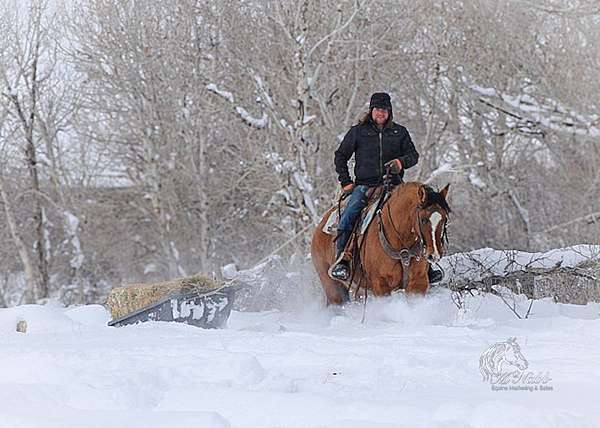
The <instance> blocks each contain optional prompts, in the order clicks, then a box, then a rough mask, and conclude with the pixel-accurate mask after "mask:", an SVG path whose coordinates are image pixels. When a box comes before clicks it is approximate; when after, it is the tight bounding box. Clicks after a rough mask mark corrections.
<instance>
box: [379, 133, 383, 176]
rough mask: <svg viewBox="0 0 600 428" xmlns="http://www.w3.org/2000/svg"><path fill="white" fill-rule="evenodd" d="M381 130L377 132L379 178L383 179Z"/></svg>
mask: <svg viewBox="0 0 600 428" xmlns="http://www.w3.org/2000/svg"><path fill="white" fill-rule="evenodd" d="M382 134H383V130H382V131H380V132H379V180H382V179H383V144H382V143H381V136H382Z"/></svg>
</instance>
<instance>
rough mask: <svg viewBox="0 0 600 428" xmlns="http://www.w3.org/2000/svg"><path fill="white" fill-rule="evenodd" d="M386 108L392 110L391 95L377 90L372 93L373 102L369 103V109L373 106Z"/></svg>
mask: <svg viewBox="0 0 600 428" xmlns="http://www.w3.org/2000/svg"><path fill="white" fill-rule="evenodd" d="M375 107H377V108H385V109H388V110H389V111H392V101H391V100H390V96H389V95H388V94H386V93H385V92H375V93H374V94H373V95H371V102H370V103H369V110H371V109H373V108H375Z"/></svg>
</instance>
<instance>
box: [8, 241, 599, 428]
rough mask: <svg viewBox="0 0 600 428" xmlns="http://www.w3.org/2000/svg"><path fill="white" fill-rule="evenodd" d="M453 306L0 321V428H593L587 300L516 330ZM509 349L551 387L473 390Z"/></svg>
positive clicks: (442, 295) (594, 357) (31, 308)
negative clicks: (192, 318) (121, 320)
mask: <svg viewBox="0 0 600 428" xmlns="http://www.w3.org/2000/svg"><path fill="white" fill-rule="evenodd" d="M485 254H487V255H488V256H489V257H491V256H490V251H488V250H483V251H482V252H481V255H482V257H483V256H484V255H485ZM451 297H452V295H451V293H450V292H449V291H448V290H446V289H443V288H434V289H432V291H431V292H430V293H429V294H428V296H426V297H425V298H415V299H410V300H407V299H406V298H405V296H404V295H402V294H397V295H394V296H392V297H389V298H385V299H369V300H368V301H367V305H366V321H365V323H364V324H363V323H361V318H362V313H363V306H362V305H361V304H355V305H351V306H349V307H347V308H345V309H344V310H339V311H334V310H332V309H327V308H325V307H323V306H322V303H321V302H320V301H319V300H314V301H306V302H303V304H301V305H299V307H298V308H296V309H295V310H290V311H288V312H281V311H264V312H254V313H252V312H233V313H232V316H231V318H230V320H229V323H228V326H227V328H225V329H221V330H203V329H199V328H195V327H191V326H187V325H182V324H175V323H171V324H169V323H160V322H150V323H145V324H138V325H135V326H128V327H122V328H113V327H107V326H106V322H107V321H108V319H109V315H108V313H107V312H106V310H105V309H104V308H103V307H102V306H99V305H89V306H81V307H75V308H62V307H59V306H58V305H57V304H55V303H54V304H49V305H46V306H37V305H26V306H19V307H14V308H9V309H2V310H0V343H1V344H2V345H1V352H0V427H2V428H26V427H31V428H34V427H35V428H37V427H40V426H43V427H45V428H54V427H56V428H59V427H60V428H62V427H102V428H104V427H107V426H111V427H128V428H137V427H139V428H151V427H161V428H162V427H164V426H176V427H178V426H181V427H186V426H198V427H203V428H222V427H223V428H224V427H231V428H243V427H252V428H255V427H260V428H268V427H273V428H275V427H286V428H294V427H302V428H305V427H326V428H334V427H340V428H342V427H343V428H362V427H364V428H367V427H369V428H371V427H390V428H391V427H435V428H455V427H456V428H457V427H461V428H463V427H473V428H475V427H485V428H496V427H498V428H500V427H502V428H505V427H507V426H519V427H544V428H546V427H564V426H569V427H595V426H597V421H598V420H599V419H598V418H599V417H600V409H599V408H598V406H597V395H598V393H599V392H600V367H599V366H598V360H599V359H600V345H598V344H599V343H600V320H599V316H600V315H599V314H600V305H599V304H588V305H586V306H575V305H562V304H555V303H553V302H551V301H549V300H544V301H537V302H536V303H535V305H534V306H533V309H532V315H531V317H530V318H529V319H526V320H518V319H516V318H515V317H514V315H513V314H512V313H511V312H510V311H509V310H508V309H507V308H506V306H505V305H504V304H503V303H502V302H501V301H500V300H499V299H498V298H497V297H495V296H492V295H484V296H481V295H479V296H478V295H475V296H469V297H468V298H466V299H465V301H464V305H463V308H462V309H460V310H459V309H458V308H457V307H456V306H455V305H454V304H453V303H452V298H451ZM519 303H522V304H526V303H527V302H526V301H522V302H519ZM19 319H25V320H26V321H27V323H28V330H27V333H25V334H23V333H17V332H16V331H15V325H16V322H17V321H18V320H19ZM509 337H516V338H517V341H518V343H519V345H520V348H521V352H522V354H523V355H524V357H525V358H526V359H527V361H528V363H529V370H531V371H532V372H534V373H536V374H537V373H544V374H547V375H549V377H550V385H551V386H552V390H549V391H541V390H539V391H526V390H522V391H515V390H508V391H493V390H492V387H491V385H490V384H489V382H487V383H486V382H484V381H483V380H482V375H481V373H480V370H479V358H480V356H481V354H482V353H483V352H484V351H485V350H486V349H488V348H489V347H490V346H492V345H493V344H495V343H497V342H503V341H506V340H507V339H508V338H509Z"/></svg>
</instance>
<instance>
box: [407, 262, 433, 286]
mask: <svg viewBox="0 0 600 428" xmlns="http://www.w3.org/2000/svg"><path fill="white" fill-rule="evenodd" d="M427 268H428V266H427V261H425V260H421V261H420V262H416V263H415V262H413V263H411V266H410V270H409V272H408V281H407V282H408V284H407V285H406V290H405V291H406V293H407V294H425V293H426V292H427V289H428V288H429V277H428V276H427Z"/></svg>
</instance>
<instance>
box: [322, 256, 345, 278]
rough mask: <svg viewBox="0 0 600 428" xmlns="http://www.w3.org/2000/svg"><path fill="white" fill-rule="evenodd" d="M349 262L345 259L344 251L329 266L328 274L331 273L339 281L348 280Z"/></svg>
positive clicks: (331, 276)
mask: <svg viewBox="0 0 600 428" xmlns="http://www.w3.org/2000/svg"><path fill="white" fill-rule="evenodd" d="M349 264H350V263H349V262H348V261H347V260H345V259H344V253H342V254H340V256H339V257H338V258H337V259H336V261H335V262H334V263H333V264H332V265H331V266H330V267H329V271H328V272H327V275H329V277H330V278H331V279H335V280H337V281H347V280H348V278H349V277H350V266H349Z"/></svg>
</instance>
